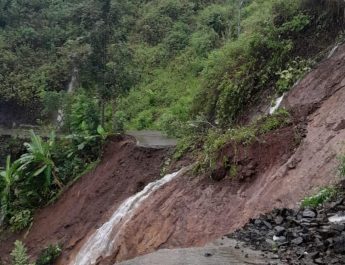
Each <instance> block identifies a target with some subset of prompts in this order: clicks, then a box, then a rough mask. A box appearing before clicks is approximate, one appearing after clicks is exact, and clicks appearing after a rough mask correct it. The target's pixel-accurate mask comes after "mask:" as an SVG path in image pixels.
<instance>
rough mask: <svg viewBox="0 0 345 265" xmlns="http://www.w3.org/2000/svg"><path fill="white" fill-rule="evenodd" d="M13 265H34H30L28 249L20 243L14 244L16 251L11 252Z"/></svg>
mask: <svg viewBox="0 0 345 265" xmlns="http://www.w3.org/2000/svg"><path fill="white" fill-rule="evenodd" d="M11 256H12V265H33V264H32V263H30V260H29V256H28V254H27V249H26V247H25V246H24V244H23V243H22V242H20V241H16V242H15V243H14V249H13V250H12V252H11Z"/></svg>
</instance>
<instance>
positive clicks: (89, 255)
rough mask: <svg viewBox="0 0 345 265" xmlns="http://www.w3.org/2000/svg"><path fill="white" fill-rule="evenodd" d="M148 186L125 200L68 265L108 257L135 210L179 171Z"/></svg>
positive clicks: (92, 262) (92, 263)
mask: <svg viewBox="0 0 345 265" xmlns="http://www.w3.org/2000/svg"><path fill="white" fill-rule="evenodd" d="M182 170H184V169H181V170H180V171H178V172H175V173H172V174H169V175H166V176H165V177H163V178H161V179H159V180H157V181H155V182H151V183H150V184H148V185H147V186H146V187H145V188H144V189H143V190H142V191H140V192H138V193H137V194H135V195H133V196H131V197H129V198H128V199H127V200H125V201H124V202H123V203H122V204H121V205H120V206H119V207H118V208H117V209H116V211H115V212H114V213H113V215H112V216H111V217H110V219H109V221H107V222H106V223H105V224H103V225H102V226H101V227H100V228H99V229H97V230H96V231H95V232H94V233H93V234H92V235H91V236H90V237H89V238H88V240H87V241H86V242H85V243H84V245H83V246H82V248H81V249H80V250H79V252H78V254H77V255H76V257H75V259H74V260H73V261H72V262H70V263H69V265H94V264H95V263H96V262H97V260H98V259H99V258H101V257H102V258H106V257H109V256H110V255H111V254H112V253H113V248H114V245H115V243H116V240H117V238H118V235H119V234H120V231H121V228H122V227H124V226H125V224H126V222H128V220H130V217H131V216H132V214H133V212H134V210H135V209H137V208H138V207H139V206H140V204H141V203H142V202H143V201H144V200H145V199H146V198H148V197H149V196H150V195H151V194H152V192H154V191H155V190H157V189H159V188H160V187H161V186H163V185H164V184H166V183H168V182H169V181H171V180H173V179H174V178H175V177H176V176H178V175H179V174H180V173H181V171H182Z"/></svg>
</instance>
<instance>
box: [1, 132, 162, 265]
mask: <svg viewBox="0 0 345 265" xmlns="http://www.w3.org/2000/svg"><path fill="white" fill-rule="evenodd" d="M166 154H167V149H160V150H158V149H145V148H140V147H137V146H136V144H135V140H134V139H132V138H130V137H122V136H118V137H113V138H112V139H109V142H108V143H107V145H106V148H105V151H104V154H103V158H102V161H101V163H100V164H99V166H97V168H96V169H95V170H93V171H92V172H90V173H88V174H86V175H85V176H83V177H82V178H81V179H80V180H78V181H77V182H76V183H75V184H74V185H72V186H71V187H70V188H69V189H68V190H67V191H66V192H65V193H64V194H63V195H62V197H61V198H60V199H59V200H58V201H57V202H56V203H55V204H53V205H51V206H48V207H46V208H44V209H42V210H40V211H39V212H38V213H37V214H36V215H35V218H34V223H33V226H32V227H31V229H30V231H29V232H28V234H27V236H26V237H25V238H24V237H23V238H24V240H23V241H24V243H25V244H26V246H27V247H28V250H29V252H30V254H31V255H32V256H35V255H37V253H38V252H39V251H40V250H41V249H42V248H43V247H46V246H47V245H49V244H56V243H62V244H63V245H64V252H63V255H62V257H61V259H60V263H61V264H67V258H68V256H69V254H70V250H71V249H73V248H74V247H76V245H77V244H78V242H80V241H82V240H83V238H84V237H85V236H86V235H87V234H88V233H90V232H92V231H93V230H94V229H95V228H97V227H98V226H99V225H101V224H102V223H103V222H104V221H105V220H107V218H108V216H109V214H111V212H110V211H109V210H111V209H113V208H116V207H117V206H118V205H119V204H120V203H121V202H122V201H123V200H125V199H126V198H128V197H129V196H131V195H133V194H134V193H136V192H137V191H138V190H139V189H141V188H142V187H143V186H145V185H146V184H147V183H149V182H151V181H153V180H155V179H157V178H159V176H160V169H161V164H162V163H163V161H164V159H165V156H166ZM16 238H17V237H16ZM13 240H14V238H12V239H9V240H7V241H6V242H0V256H1V257H2V258H3V259H4V261H6V258H8V255H9V252H10V251H11V249H12V248H13Z"/></svg>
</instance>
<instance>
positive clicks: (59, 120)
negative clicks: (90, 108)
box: [56, 67, 78, 128]
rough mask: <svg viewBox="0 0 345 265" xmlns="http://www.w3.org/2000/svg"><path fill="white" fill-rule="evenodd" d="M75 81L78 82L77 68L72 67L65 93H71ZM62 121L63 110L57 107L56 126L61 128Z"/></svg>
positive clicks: (75, 83) (74, 86)
mask: <svg viewBox="0 0 345 265" xmlns="http://www.w3.org/2000/svg"><path fill="white" fill-rule="evenodd" d="M77 82H78V69H77V68H76V67H74V68H73V71H72V77H71V81H70V82H69V84H68V87H67V94H71V93H73V91H74V89H75V88H76V86H77ZM63 122H64V112H63V110H62V109H59V110H58V113H57V117H56V123H57V126H58V127H59V128H61V127H62V126H63Z"/></svg>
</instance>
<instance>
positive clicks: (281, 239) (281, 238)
mask: <svg viewBox="0 0 345 265" xmlns="http://www.w3.org/2000/svg"><path fill="white" fill-rule="evenodd" d="M273 241H275V242H278V243H284V242H286V237H285V236H273Z"/></svg>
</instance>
